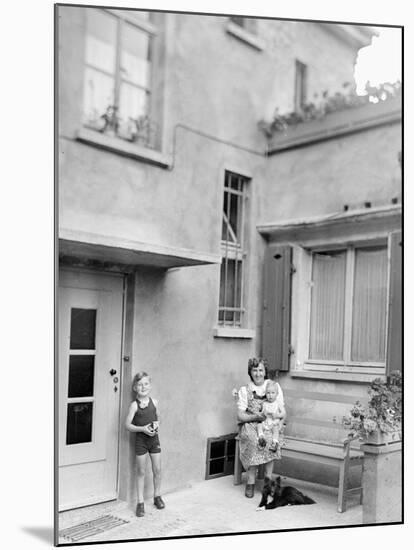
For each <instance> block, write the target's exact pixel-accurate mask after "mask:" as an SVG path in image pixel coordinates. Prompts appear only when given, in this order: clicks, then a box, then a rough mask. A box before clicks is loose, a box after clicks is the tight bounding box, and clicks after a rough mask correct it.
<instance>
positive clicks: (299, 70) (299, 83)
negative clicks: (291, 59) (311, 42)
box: [294, 59, 308, 112]
mask: <svg viewBox="0 0 414 550" xmlns="http://www.w3.org/2000/svg"><path fill="white" fill-rule="evenodd" d="M307 83H308V66H307V65H306V64H305V63H303V62H302V61H299V59H295V97H294V104H295V109H294V110H295V111H296V112H300V111H302V109H303V107H304V106H305V105H306V101H307V91H308V90H307Z"/></svg>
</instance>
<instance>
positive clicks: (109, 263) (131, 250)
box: [59, 229, 221, 271]
mask: <svg viewBox="0 0 414 550" xmlns="http://www.w3.org/2000/svg"><path fill="white" fill-rule="evenodd" d="M59 259H60V261H61V262H62V263H69V264H83V265H85V266H88V265H89V266H91V267H103V268H107V269H119V270H122V271H128V270H134V269H135V268H136V267H139V266H146V267H153V268H158V269H170V268H174V267H186V266H201V265H209V264H219V263H221V256H220V255H218V254H217V255H216V254H210V253H205V252H199V251H195V250H188V249H184V248H172V247H167V246H162V245H158V244H151V243H142V242H139V241H133V240H128V239H120V238H118V237H108V236H105V235H98V234H93V233H86V232H79V231H73V230H63V229H62V230H60V232H59Z"/></svg>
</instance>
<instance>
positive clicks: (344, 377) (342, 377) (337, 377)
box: [290, 370, 384, 384]
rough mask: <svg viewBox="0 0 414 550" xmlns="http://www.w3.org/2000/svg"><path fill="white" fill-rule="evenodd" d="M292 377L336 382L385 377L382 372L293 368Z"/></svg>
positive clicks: (361, 380) (366, 380)
mask: <svg viewBox="0 0 414 550" xmlns="http://www.w3.org/2000/svg"><path fill="white" fill-rule="evenodd" d="M290 376H291V377H292V378H311V379H313V380H332V381H335V382H360V383H361V384H365V383H370V382H372V381H373V380H374V379H375V378H384V377H383V376H381V375H380V374H361V373H351V372H326V371H324V372H322V371H308V370H307V371H305V370H291V371H290Z"/></svg>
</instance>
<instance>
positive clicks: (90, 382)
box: [58, 270, 123, 510]
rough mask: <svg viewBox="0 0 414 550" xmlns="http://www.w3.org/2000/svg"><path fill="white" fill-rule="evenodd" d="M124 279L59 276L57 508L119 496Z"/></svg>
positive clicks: (75, 273)
mask: <svg viewBox="0 0 414 550" xmlns="http://www.w3.org/2000/svg"><path fill="white" fill-rule="evenodd" d="M122 301H123V279H122V277H121V276H117V275H103V274H98V273H96V274H95V273H86V272H79V271H71V270H62V271H61V272H60V276H59V298H58V309H59V317H58V319H59V322H58V335H59V337H58V351H59V370H58V383H59V403H58V406H59V472H58V475H59V510H67V509H70V508H76V507H79V506H85V505H87V504H93V503H96V502H103V501H106V500H111V499H115V498H116V497H117V470H118V468H117V467H118V430H119V394H120V391H119V389H120V375H121V372H120V366H121V338H122V303H123V302H122Z"/></svg>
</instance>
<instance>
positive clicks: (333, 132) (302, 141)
mask: <svg viewBox="0 0 414 550" xmlns="http://www.w3.org/2000/svg"><path fill="white" fill-rule="evenodd" d="M401 117H402V103H401V98H400V97H396V98H392V99H388V100H387V101H380V102H379V103H368V104H366V105H362V106H360V107H350V108H349V109H344V110H342V111H336V112H334V113H329V114H327V115H325V116H324V117H322V118H321V119H315V120H310V121H308V122H300V123H298V124H295V125H292V126H289V127H288V128H287V129H286V130H285V131H278V132H275V133H274V134H273V136H272V137H271V138H270V139H269V151H268V154H269V155H273V154H275V153H278V152H281V151H287V150H289V149H295V148H298V147H304V146H308V145H312V144H313V143H318V142H320V141H326V140H329V139H334V138H337V137H340V136H344V135H347V134H353V133H356V132H361V131H363V130H369V129H371V128H375V127H377V126H382V125H385V124H395V123H398V122H401Z"/></svg>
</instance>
